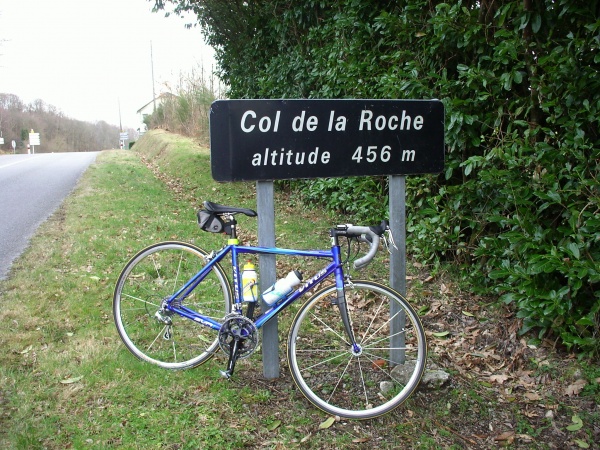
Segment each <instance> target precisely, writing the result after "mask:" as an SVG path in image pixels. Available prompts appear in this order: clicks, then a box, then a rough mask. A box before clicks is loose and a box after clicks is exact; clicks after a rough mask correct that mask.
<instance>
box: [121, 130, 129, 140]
mask: <svg viewBox="0 0 600 450" xmlns="http://www.w3.org/2000/svg"><path fill="white" fill-rule="evenodd" d="M119 138H120V139H121V140H122V141H127V140H129V133H127V132H124V133H121V134H120V135H119Z"/></svg>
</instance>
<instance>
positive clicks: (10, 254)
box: [0, 152, 97, 279]
mask: <svg viewBox="0 0 600 450" xmlns="http://www.w3.org/2000/svg"><path fill="white" fill-rule="evenodd" d="M96 155H97V152H87V153H39V154H35V155H0V279H4V278H6V277H7V275H8V273H9V270H10V266H11V264H12V262H13V261H14V259H15V258H16V257H18V256H19V255H20V254H21V253H22V252H23V251H24V250H25V249H26V248H27V245H28V243H29V240H30V239H31V237H32V236H33V234H34V233H35V231H36V230H37V228H38V227H39V225H40V224H41V223H43V222H44V221H45V220H46V219H47V218H48V217H49V216H50V215H51V214H52V213H53V212H54V211H55V210H56V209H57V208H58V206H59V205H60V204H61V203H62V201H63V200H64V199H65V197H66V196H67V195H69V193H70V192H71V191H72V190H73V188H74V187H75V185H76V184H77V181H78V180H79V178H80V176H81V174H82V173H83V172H84V171H85V170H86V169H87V167H88V166H89V165H90V164H91V163H92V162H93V161H94V160H95V159H96Z"/></svg>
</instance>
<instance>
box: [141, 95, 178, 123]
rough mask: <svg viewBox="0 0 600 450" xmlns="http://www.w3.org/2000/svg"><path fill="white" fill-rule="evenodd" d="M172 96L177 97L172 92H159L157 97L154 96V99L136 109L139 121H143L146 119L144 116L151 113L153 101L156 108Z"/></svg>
mask: <svg viewBox="0 0 600 450" xmlns="http://www.w3.org/2000/svg"><path fill="white" fill-rule="evenodd" d="M174 97H177V96H176V95H174V94H171V93H170V92H164V93H162V94H160V95H159V96H158V97H156V99H155V100H150V101H149V102H148V103H146V104H145V105H144V106H142V107H141V108H140V109H138V110H137V114H138V116H139V118H140V123H144V120H145V119H146V117H148V116H149V115H151V114H152V113H153V112H154V108H155V103H156V108H158V107H159V106H160V105H162V104H163V103H165V102H166V101H167V100H170V99H172V98H174Z"/></svg>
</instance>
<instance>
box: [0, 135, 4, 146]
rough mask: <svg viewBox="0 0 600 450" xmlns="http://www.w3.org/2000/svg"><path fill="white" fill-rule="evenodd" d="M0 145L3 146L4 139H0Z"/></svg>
mask: <svg viewBox="0 0 600 450" xmlns="http://www.w3.org/2000/svg"><path fill="white" fill-rule="evenodd" d="M0 145H4V138H3V137H0Z"/></svg>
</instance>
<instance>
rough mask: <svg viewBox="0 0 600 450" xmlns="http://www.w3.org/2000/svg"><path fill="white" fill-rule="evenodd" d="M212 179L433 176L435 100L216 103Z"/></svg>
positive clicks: (439, 141)
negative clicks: (422, 174)
mask: <svg viewBox="0 0 600 450" xmlns="http://www.w3.org/2000/svg"><path fill="white" fill-rule="evenodd" d="M210 146H211V168H212V176H213V178H214V179H215V180H217V181H242V180H284V179H292V178H326V177H346V176H354V175H408V174H418V173H438V172H441V171H442V170H443V168H444V106H443V104H442V102H440V101H439V100H218V101H216V102H214V103H213V104H212V106H211V111H210Z"/></svg>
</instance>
